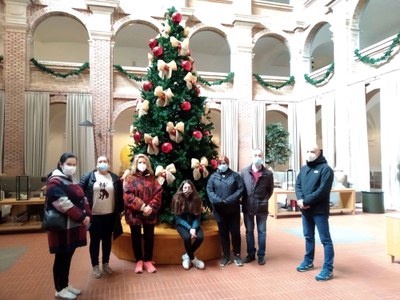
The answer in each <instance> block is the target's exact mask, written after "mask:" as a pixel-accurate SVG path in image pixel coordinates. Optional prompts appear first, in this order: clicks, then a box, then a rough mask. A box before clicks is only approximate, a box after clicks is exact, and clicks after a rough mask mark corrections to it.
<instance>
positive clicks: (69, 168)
mask: <svg viewBox="0 0 400 300" xmlns="http://www.w3.org/2000/svg"><path fill="white" fill-rule="evenodd" d="M61 170H62V172H63V173H64V174H65V175H67V176H72V175H74V174H75V171H76V166H68V165H64V166H62V167H61Z"/></svg>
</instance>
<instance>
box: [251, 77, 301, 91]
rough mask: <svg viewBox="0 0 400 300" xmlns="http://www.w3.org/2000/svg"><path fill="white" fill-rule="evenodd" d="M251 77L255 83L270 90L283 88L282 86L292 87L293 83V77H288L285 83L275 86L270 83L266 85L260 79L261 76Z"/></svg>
mask: <svg viewBox="0 0 400 300" xmlns="http://www.w3.org/2000/svg"><path fill="white" fill-rule="evenodd" d="M253 76H254V78H255V79H256V80H257V82H258V83H259V84H261V85H262V86H263V87H270V88H274V89H277V90H278V89H281V88H283V87H284V86H287V85H293V84H294V83H295V80H294V76H290V78H289V80H287V81H285V82H284V83H282V84H280V85H275V84H272V83H268V82H266V81H264V80H263V79H262V78H261V76H260V75H258V74H253Z"/></svg>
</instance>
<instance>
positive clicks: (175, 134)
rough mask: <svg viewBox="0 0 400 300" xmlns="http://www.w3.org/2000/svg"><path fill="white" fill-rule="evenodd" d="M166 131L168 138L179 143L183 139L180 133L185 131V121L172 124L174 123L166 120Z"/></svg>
mask: <svg viewBox="0 0 400 300" xmlns="http://www.w3.org/2000/svg"><path fill="white" fill-rule="evenodd" d="M166 131H167V132H168V133H169V138H170V139H171V140H173V141H174V142H175V143H180V142H182V140H183V136H182V134H183V133H184V132H185V123H183V122H179V123H177V124H176V126H174V123H172V122H168V123H167V128H166Z"/></svg>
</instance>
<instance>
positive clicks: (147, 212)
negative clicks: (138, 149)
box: [123, 154, 162, 274]
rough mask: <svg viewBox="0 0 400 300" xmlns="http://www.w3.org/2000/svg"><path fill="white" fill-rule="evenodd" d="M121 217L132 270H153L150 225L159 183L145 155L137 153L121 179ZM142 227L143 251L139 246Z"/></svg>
mask: <svg viewBox="0 0 400 300" xmlns="http://www.w3.org/2000/svg"><path fill="white" fill-rule="evenodd" d="M123 190H124V205H125V220H126V223H127V224H128V225H129V226H130V229H131V240H132V248H133V253H134V255H135V258H136V268H135V273H137V274H140V273H143V269H146V270H147V271H148V272H149V273H154V272H156V271H157V270H156V268H155V267H154V263H153V261H152V260H153V247H154V227H155V225H156V223H157V216H158V209H159V208H160V206H161V197H162V187H161V185H160V184H159V183H158V181H157V179H156V177H155V176H154V171H153V169H152V167H151V164H150V160H149V158H148V157H147V156H146V155H144V154H137V155H136V156H135V158H134V160H133V162H132V165H131V168H130V169H129V171H128V173H127V174H126V177H124V183H123ZM142 227H143V239H144V251H143V250H142V233H141V231H142Z"/></svg>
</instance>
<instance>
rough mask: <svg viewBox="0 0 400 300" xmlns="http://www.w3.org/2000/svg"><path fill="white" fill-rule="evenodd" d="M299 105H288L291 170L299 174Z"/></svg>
mask: <svg viewBox="0 0 400 300" xmlns="http://www.w3.org/2000/svg"><path fill="white" fill-rule="evenodd" d="M296 124H297V104H296V103H294V104H289V105H288V131H289V146H290V151H291V155H290V160H289V169H292V170H294V171H295V172H298V171H299V170H300V166H301V164H300V152H299V151H300V149H299V133H298V128H297V125H296Z"/></svg>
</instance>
